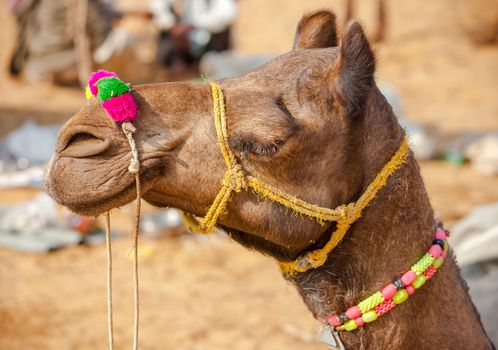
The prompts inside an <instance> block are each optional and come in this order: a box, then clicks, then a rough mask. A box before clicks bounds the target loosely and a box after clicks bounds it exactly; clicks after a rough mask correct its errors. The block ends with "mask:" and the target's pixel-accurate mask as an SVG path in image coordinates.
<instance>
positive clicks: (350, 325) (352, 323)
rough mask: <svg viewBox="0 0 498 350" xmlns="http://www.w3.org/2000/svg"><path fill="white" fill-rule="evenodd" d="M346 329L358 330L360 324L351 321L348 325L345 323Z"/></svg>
mask: <svg viewBox="0 0 498 350" xmlns="http://www.w3.org/2000/svg"><path fill="white" fill-rule="evenodd" d="M344 328H345V329H346V330H347V331H354V330H355V329H356V328H358V324H357V323H356V321H355V320H349V321H347V322H346V323H344Z"/></svg>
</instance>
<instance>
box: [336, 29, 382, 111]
mask: <svg viewBox="0 0 498 350" xmlns="http://www.w3.org/2000/svg"><path fill="white" fill-rule="evenodd" d="M333 73H334V76H335V80H336V81H335V85H336V86H337V87H338V90H339V91H338V94H337V97H338V98H339V102H340V103H341V105H343V107H345V110H346V113H347V115H348V116H353V117H354V116H357V115H359V114H361V113H362V112H363V109H364V107H365V102H366V99H367V94H368V92H369V90H370V88H371V87H372V86H373V85H374V73H375V55H374V53H373V51H372V48H371V47H370V44H369V43H368V39H367V37H366V35H365V32H364V31H363V28H362V26H361V24H359V23H358V22H356V21H353V22H350V24H349V25H348V27H347V30H346V33H345V34H344V36H343V38H342V41H341V46H340V49H339V59H338V60H337V63H336V66H335V69H334V70H333Z"/></svg>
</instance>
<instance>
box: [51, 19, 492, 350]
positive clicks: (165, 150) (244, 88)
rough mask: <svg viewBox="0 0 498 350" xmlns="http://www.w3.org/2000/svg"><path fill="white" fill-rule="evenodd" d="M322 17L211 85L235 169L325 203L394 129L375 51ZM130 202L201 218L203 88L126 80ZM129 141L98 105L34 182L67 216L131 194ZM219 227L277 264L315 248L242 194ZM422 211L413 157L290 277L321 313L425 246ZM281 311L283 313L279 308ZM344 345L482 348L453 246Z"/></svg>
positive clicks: (382, 278)
mask: <svg viewBox="0 0 498 350" xmlns="http://www.w3.org/2000/svg"><path fill="white" fill-rule="evenodd" d="M337 41H338V40H337V34H336V29H335V16H334V15H333V14H332V13H330V12H327V11H320V12H316V13H313V14H310V15H307V16H304V17H303V19H302V20H301V22H300V23H299V26H298V30H297V33H296V39H295V42H294V49H293V50H292V51H290V52H289V53H287V54H284V55H282V56H280V57H278V58H276V59H275V60H273V61H271V62H269V63H268V64H266V65H264V66H262V67H260V68H258V69H257V70H255V71H253V72H251V73H249V74H247V75H245V76H243V77H240V78H235V79H227V80H223V81H221V86H222V88H223V91H224V93H225V96H226V108H227V118H228V124H229V125H228V129H229V139H230V143H231V147H232V149H233V150H234V152H235V153H236V155H237V156H238V157H239V159H240V162H241V164H242V166H243V168H244V169H245V171H246V172H247V173H254V172H257V173H258V174H260V176H263V177H264V179H265V180H266V181H267V182H268V183H270V184H273V185H275V186H277V187H278V188H280V189H283V190H285V191H287V192H289V193H293V194H295V195H296V196H297V197H299V198H302V199H304V200H306V201H308V202H311V203H316V204H318V205H320V206H323V207H329V208H334V207H336V206H337V205H339V204H342V203H348V202H351V201H355V200H356V199H357V198H358V196H359V195H360V194H361V193H362V191H363V190H364V189H365V187H366V186H367V185H368V183H369V182H370V181H371V180H372V179H373V177H374V176H375V174H376V173H377V172H378V171H379V170H380V169H381V168H382V166H383V165H384V164H385V163H386V162H387V161H388V160H389V158H390V157H391V156H392V155H393V154H394V152H395V151H396V149H397V148H398V146H399V144H400V141H401V139H402V137H403V135H404V132H403V130H402V129H401V127H400V126H399V124H398V122H397V120H396V117H395V116H394V114H393V112H392V109H391V107H390V106H389V104H388V103H387V102H386V100H385V99H384V97H383V96H382V95H381V93H380V92H379V90H378V89H377V87H376V85H375V82H374V71H375V58H374V54H373V52H372V50H371V48H370V45H369V43H368V41H367V39H366V37H365V34H364V32H363V29H362V27H361V26H360V25H359V24H358V23H356V22H353V23H352V24H350V25H349V26H348V27H347V28H346V29H345V31H344V34H343V36H342V40H341V44H340V46H337V45H338V44H337ZM133 95H134V97H135V99H136V101H137V104H138V110H139V112H138V117H137V121H136V126H137V130H138V131H137V133H136V139H137V143H138V149H139V153H140V157H141V162H142V167H141V172H140V176H141V179H142V181H143V193H144V194H143V198H144V199H145V200H146V201H148V202H150V203H152V204H154V205H156V206H160V207H166V206H171V207H177V208H180V209H182V210H185V211H188V212H191V213H193V214H196V215H204V214H205V212H206V209H207V208H208V206H209V205H210V204H211V202H212V201H213V199H214V197H215V195H216V194H217V191H218V190H219V187H220V179H221V178H222V177H223V174H224V172H225V170H226V169H225V165H224V163H223V160H222V157H221V153H220V150H219V146H218V143H217V140H216V136H215V129H214V122H213V111H212V99H211V94H210V90H209V86H208V85H207V84H193V83H164V84H153V85H141V86H134V87H133ZM129 160H130V150H129V146H128V143H127V141H126V139H125V136H124V135H123V133H122V131H121V129H120V128H119V127H118V126H116V125H115V123H114V122H113V121H112V120H111V119H110V118H109V117H108V116H107V115H106V113H105V111H104V109H103V108H102V107H101V106H100V105H99V103H98V102H96V101H93V102H89V103H88V105H86V106H84V107H83V108H82V109H81V110H80V111H79V112H78V113H77V114H76V115H75V116H74V117H73V118H72V119H71V120H70V121H69V122H68V123H67V124H66V125H65V126H64V128H63V129H62V130H61V132H60V134H59V137H58V141H57V146H56V151H55V155H54V157H53V159H52V161H51V164H50V169H49V171H48V173H47V177H46V187H47V190H48V192H49V193H50V194H51V195H52V196H53V197H54V198H55V199H56V200H57V201H58V202H59V203H61V204H63V205H66V206H68V207H69V208H71V209H72V210H74V211H75V212H78V213H82V214H87V215H98V214H100V213H102V212H104V211H106V210H109V209H111V208H115V207H118V206H121V205H123V204H126V203H128V202H130V201H132V200H133V199H134V193H135V192H134V180H133V176H132V175H131V174H129V173H128V171H127V167H128V164H129ZM219 224H220V227H222V228H223V229H225V230H226V231H227V232H228V233H229V234H230V235H231V237H233V238H234V239H235V240H237V241H239V242H240V243H242V244H244V245H246V246H248V247H251V248H255V249H257V250H259V251H261V252H263V253H265V254H268V255H270V256H273V257H276V258H278V259H281V260H291V259H294V258H296V257H297V256H298V255H299V254H300V253H302V252H304V251H308V250H311V249H313V248H317V247H320V246H321V245H323V244H324V242H325V241H327V240H328V239H329V237H330V233H331V232H332V231H333V229H334V226H335V224H328V225H326V226H321V225H319V224H318V223H316V222H315V221H314V220H310V219H308V218H306V217H302V216H297V215H293V213H292V212H290V211H289V210H287V209H285V208H282V207H281V206H280V205H278V204H275V203H272V202H270V201H268V200H263V199H261V198H259V197H257V195H255V194H253V193H251V192H247V191H243V192H240V193H236V194H234V196H233V198H232V199H231V201H230V203H229V205H228V207H227V213H226V214H225V215H223V216H222V217H221V219H220V222H219ZM434 227H435V220H434V214H433V210H432V208H431V206H430V203H429V198H428V196H427V193H426V190H425V188H424V184H423V182H422V178H421V176H420V173H419V169H418V165H417V163H416V161H415V160H414V158H413V155H410V156H409V158H408V161H407V163H406V164H405V165H403V166H402V167H401V168H400V169H399V170H398V171H397V172H395V173H394V174H393V175H392V177H391V178H390V179H389V181H388V184H387V186H386V187H385V188H384V189H383V190H381V191H380V192H379V194H378V196H377V197H376V199H375V200H374V201H373V203H372V204H371V205H370V206H369V207H368V208H366V210H365V211H364V213H363V216H362V218H361V219H360V220H359V221H357V222H356V223H355V224H354V225H353V226H352V228H351V229H350V230H349V232H348V234H347V235H346V237H345V238H344V240H343V242H342V243H341V244H340V245H339V246H338V247H337V248H336V249H335V250H334V251H333V252H332V253H331V254H330V256H329V259H328V261H327V262H326V264H325V265H324V266H322V267H320V268H318V269H316V270H311V271H308V272H305V273H302V274H300V275H298V276H297V277H296V278H294V280H293V281H292V282H293V283H294V284H295V285H296V287H297V289H298V290H299V292H300V293H301V295H302V297H303V299H304V301H305V303H306V304H307V305H308V307H309V309H310V310H311V312H312V313H313V315H314V316H315V317H316V318H317V319H319V320H323V319H325V318H327V317H328V316H330V315H331V314H332V313H334V312H340V311H344V310H345V309H346V308H347V307H349V306H352V305H354V304H355V303H357V302H358V301H360V300H361V299H362V298H363V297H365V296H367V295H369V294H371V293H373V292H375V291H377V290H379V288H380V287H382V286H383V285H386V284H387V283H389V282H391V280H392V279H393V278H394V277H396V276H398V275H400V274H401V273H402V272H403V271H404V270H406V269H407V268H408V267H409V266H410V265H411V264H412V263H413V262H415V261H416V260H417V259H418V258H419V257H420V256H421V255H422V254H423V253H424V252H425V251H426V249H427V248H428V247H429V245H430V244H431V241H432V236H433V231H434ZM282 312H283V314H284V310H282ZM341 338H342V339H343V341H344V343H345V345H346V348H348V349H361V348H364V349H490V348H491V347H492V345H491V343H490V341H489V340H488V338H487V336H486V334H485V332H484V330H483V328H482V325H481V323H480V320H479V316H478V314H477V313H476V310H475V308H474V306H473V304H472V302H471V301H470V299H469V296H468V293H467V287H466V286H465V283H464V282H463V281H462V280H461V278H460V276H459V271H458V267H457V265H456V263H455V261H454V257H453V254H452V253H451V252H449V258H448V259H447V262H446V263H445V264H444V265H443V267H442V268H441V269H440V271H439V272H438V273H437V274H436V275H435V276H434V278H433V279H432V280H431V281H430V282H429V283H427V285H426V286H424V287H423V288H422V289H420V290H419V291H417V293H416V295H415V296H414V297H412V298H410V299H409V300H408V301H407V302H406V303H404V304H403V305H401V306H399V307H397V308H396V309H394V310H393V311H391V312H390V313H388V314H387V315H386V316H383V317H381V318H380V319H379V320H378V321H376V322H374V323H372V324H369V325H367V326H365V327H363V328H362V329H361V330H358V331H355V332H352V333H348V332H345V333H341Z"/></svg>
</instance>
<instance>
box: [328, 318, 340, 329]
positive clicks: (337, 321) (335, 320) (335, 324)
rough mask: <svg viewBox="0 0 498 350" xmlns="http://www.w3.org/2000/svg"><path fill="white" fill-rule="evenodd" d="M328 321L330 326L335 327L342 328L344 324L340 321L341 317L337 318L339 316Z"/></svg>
mask: <svg viewBox="0 0 498 350" xmlns="http://www.w3.org/2000/svg"><path fill="white" fill-rule="evenodd" d="M328 321H329V324H330V325H332V326H335V327H337V326H340V325H341V324H342V322H341V321H339V317H337V315H332V316H330V318H329V320H328Z"/></svg>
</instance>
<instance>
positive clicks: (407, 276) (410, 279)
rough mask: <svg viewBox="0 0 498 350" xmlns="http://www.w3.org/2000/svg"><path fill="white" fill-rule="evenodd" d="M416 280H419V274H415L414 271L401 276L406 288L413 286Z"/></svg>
mask: <svg viewBox="0 0 498 350" xmlns="http://www.w3.org/2000/svg"><path fill="white" fill-rule="evenodd" d="M416 278H417V274H416V273H415V272H413V271H412V270H410V271H407V272H405V273H404V274H403V276H401V280H402V281H403V283H404V284H405V286H409V285H410V284H412V283H413V281H415V279H416Z"/></svg>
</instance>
